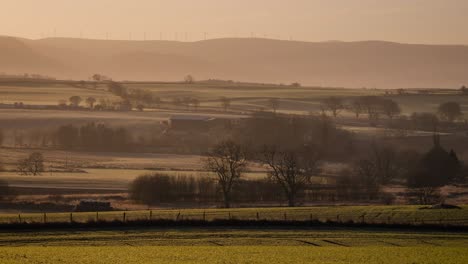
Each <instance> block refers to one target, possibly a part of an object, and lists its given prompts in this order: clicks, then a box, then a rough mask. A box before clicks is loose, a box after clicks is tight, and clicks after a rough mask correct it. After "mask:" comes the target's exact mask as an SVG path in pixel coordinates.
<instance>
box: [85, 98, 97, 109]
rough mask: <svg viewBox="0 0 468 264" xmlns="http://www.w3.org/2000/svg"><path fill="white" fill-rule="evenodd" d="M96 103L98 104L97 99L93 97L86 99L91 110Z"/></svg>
mask: <svg viewBox="0 0 468 264" xmlns="http://www.w3.org/2000/svg"><path fill="white" fill-rule="evenodd" d="M95 103H96V98H94V97H91V96H90V97H88V98H86V104H88V106H89V108H91V109H93V108H94V104H95Z"/></svg>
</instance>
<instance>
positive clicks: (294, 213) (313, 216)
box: [0, 206, 468, 226]
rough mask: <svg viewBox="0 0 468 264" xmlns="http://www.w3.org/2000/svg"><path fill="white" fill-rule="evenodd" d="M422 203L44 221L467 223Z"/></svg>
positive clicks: (14, 218) (461, 212)
mask: <svg viewBox="0 0 468 264" xmlns="http://www.w3.org/2000/svg"><path fill="white" fill-rule="evenodd" d="M421 207H423V206H321V207H296V208H279V207H277V208H232V209H185V210H159V209H158V210H145V211H128V212H100V213H98V214H96V213H94V212H93V213H73V215H70V213H49V214H46V221H47V222H48V223H53V222H69V221H70V220H71V219H70V218H71V217H72V220H73V221H74V222H87V221H96V220H98V221H115V220H117V221H132V220H150V219H151V220H158V219H167V220H206V221H211V220H216V219H239V220H273V221H274V220H291V221H310V220H314V221H321V222H326V221H334V222H343V223H345V222H348V221H353V222H358V223H360V222H364V223H371V224H378V223H388V224H416V225H418V224H436V225H467V226H468V206H462V209H452V210H447V209H430V210H428V209H421ZM19 221H21V222H30V223H33V222H36V223H41V222H43V221H44V214H42V213H36V214H21V216H20V215H18V214H0V223H18V222H19Z"/></svg>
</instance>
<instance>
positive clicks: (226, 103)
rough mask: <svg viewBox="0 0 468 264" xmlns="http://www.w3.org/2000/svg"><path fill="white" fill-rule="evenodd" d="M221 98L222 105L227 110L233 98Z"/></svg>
mask: <svg viewBox="0 0 468 264" xmlns="http://www.w3.org/2000/svg"><path fill="white" fill-rule="evenodd" d="M220 100H221V106H222V107H223V109H224V112H226V111H227V110H228V108H229V107H230V106H231V99H229V98H227V97H224V96H223V97H221V98H220Z"/></svg>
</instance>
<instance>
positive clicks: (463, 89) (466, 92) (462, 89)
mask: <svg viewBox="0 0 468 264" xmlns="http://www.w3.org/2000/svg"><path fill="white" fill-rule="evenodd" d="M460 92H461V94H462V95H467V94H468V88H466V86H464V85H463V86H462V87H461V88H460Z"/></svg>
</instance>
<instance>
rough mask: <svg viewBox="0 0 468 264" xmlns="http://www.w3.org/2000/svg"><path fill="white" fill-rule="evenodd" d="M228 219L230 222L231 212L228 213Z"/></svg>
mask: <svg viewBox="0 0 468 264" xmlns="http://www.w3.org/2000/svg"><path fill="white" fill-rule="evenodd" d="M228 219H229V220H231V212H228Z"/></svg>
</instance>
